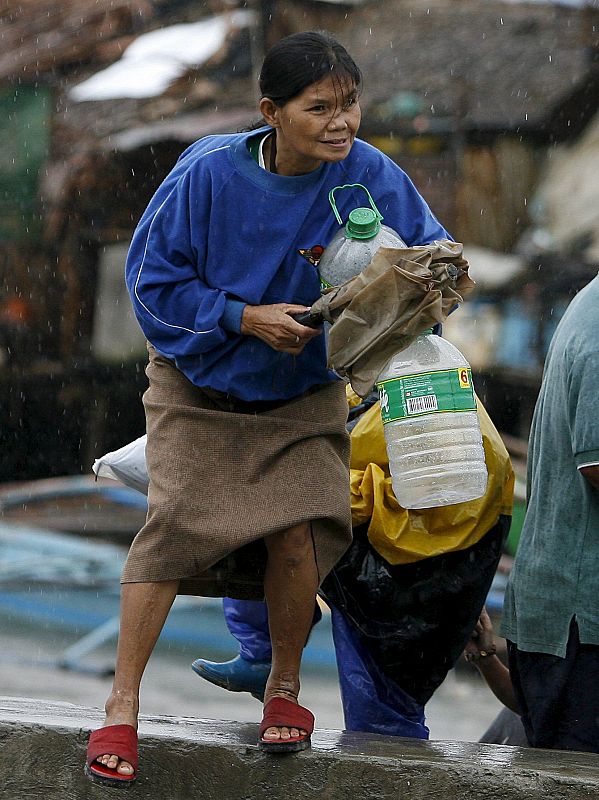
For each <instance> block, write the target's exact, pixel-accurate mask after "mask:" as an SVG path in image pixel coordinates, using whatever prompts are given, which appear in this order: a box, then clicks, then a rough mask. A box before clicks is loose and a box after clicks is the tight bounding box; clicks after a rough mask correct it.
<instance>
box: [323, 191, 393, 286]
mask: <svg viewBox="0 0 599 800" xmlns="http://www.w3.org/2000/svg"><path fill="white" fill-rule="evenodd" d="M351 188H359V189H363V190H364V191H365V192H366V195H367V196H368V202H369V204H370V207H368V208H367V207H360V208H354V209H353V210H352V211H350V213H349V217H348V219H347V222H346V224H345V225H344V227H343V228H341V229H340V230H339V231H337V233H336V234H335V235H334V236H333V238H332V239H331V241H330V242H329V244H328V247H327V248H326V250H325V251H324V253H323V255H322V258H321V259H320V261H319V262H318V273H319V275H320V283H321V287H322V288H323V289H327V288H329V287H331V286H340V285H341V284H342V283H345V281H348V280H350V278H353V277H355V276H356V275H358V274H359V273H360V272H361V271H362V270H363V269H364V267H366V266H368V264H370V262H371V261H372V258H373V256H374V254H375V253H376V251H377V250H378V249H379V247H406V244H405V242H404V241H403V240H402V238H401V237H400V235H399V234H398V233H397V232H396V231H394V230H393V228H389V227H388V226H387V225H382V224H381V220H382V219H383V217H382V215H381V213H380V212H379V210H378V208H377V207H376V205H375V203H374V200H373V199H372V197H371V195H370V192H369V191H368V189H367V188H366V187H365V186H363V185H362V184H361V183H346V184H344V185H343V186H335V188H334V189H331V191H330V192H329V203H330V204H331V207H332V209H333V211H334V213H335V216H336V217H337V222H338V223H339V224H340V225H343V220H342V218H341V215H340V214H339V211H338V209H337V204H336V202H335V193H336V192H338V191H339V190H341V189H351Z"/></svg>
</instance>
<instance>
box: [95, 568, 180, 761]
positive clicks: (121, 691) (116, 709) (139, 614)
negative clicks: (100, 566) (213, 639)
mask: <svg viewBox="0 0 599 800" xmlns="http://www.w3.org/2000/svg"><path fill="white" fill-rule="evenodd" d="M178 586H179V581H160V582H156V583H124V584H123V585H122V587H121V622H120V631H119V641H118V646H117V658H116V670H115V676H114V682H113V685H112V692H111V693H110V697H109V698H108V700H107V701H106V719H105V721H104V725H133V727H134V728H137V715H138V711H139V687H140V684H141V679H142V675H143V673H144V670H145V668H146V664H147V663H148V659H149V658H150V655H151V653H152V650H153V649H154V645H155V644H156V641H157V639H158V637H159V636H160V632H161V631H162V628H163V626H164V622H165V620H166V617H167V615H168V612H169V610H170V608H171V606H172V604H173V601H174V599H175V596H176V594H177V589H178ZM97 760H98V761H99V762H100V763H102V764H105V765H106V766H108V767H110V768H112V769H115V770H116V771H117V772H119V773H120V774H121V775H130V774H131V773H132V772H133V768H132V766H131V764H129V763H127V762H126V761H120V760H119V758H118V756H116V755H113V754H110V753H107V754H106V755H105V756H101V757H100V758H98V759H97Z"/></svg>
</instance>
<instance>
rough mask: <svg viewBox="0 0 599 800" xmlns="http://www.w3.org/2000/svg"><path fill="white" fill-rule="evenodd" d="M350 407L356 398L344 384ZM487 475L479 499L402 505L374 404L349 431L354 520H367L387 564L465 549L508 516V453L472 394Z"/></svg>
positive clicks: (511, 487) (510, 493) (371, 537)
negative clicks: (430, 505) (429, 505)
mask: <svg viewBox="0 0 599 800" xmlns="http://www.w3.org/2000/svg"><path fill="white" fill-rule="evenodd" d="M347 393H348V402H349V404H350V406H353V405H355V404H356V403H357V402H359V401H360V398H359V397H358V396H357V395H355V394H354V392H353V391H352V390H351V389H350V388H349V387H348V390H347ZM476 402H477V406H478V413H479V419H480V427H481V432H482V437H483V445H484V449H485V460H486V463H487V471H488V473H489V478H488V482H487V490H486V492H485V494H484V495H483V496H482V497H479V498H478V499H477V500H470V501H469V502H467V503H456V504H454V505H451V506H441V507H438V508H424V509H410V510H406V509H404V508H402V507H401V506H400V505H399V503H398V502H397V500H396V499H395V495H394V494H393V489H392V487H391V476H390V474H389V459H388V457H387V449H386V447H385V438H384V434H383V423H382V421H381V415H380V409H379V404H378V403H376V404H375V405H374V406H372V407H371V408H370V409H368V411H366V412H365V413H364V415H363V416H362V417H361V418H360V420H359V421H358V423H357V424H356V426H355V427H354V429H353V431H352V433H351V444H352V449H351V462H350V466H351V475H350V477H351V505H352V523H353V525H354V526H357V525H363V524H365V523H367V522H368V521H369V520H370V524H369V527H368V538H369V540H370V543H371V544H372V546H373V547H374V548H375V550H377V551H378V552H379V553H380V554H381V555H382V556H383V558H384V559H385V560H386V561H388V562H389V563H390V564H408V563H410V562H413V561H420V560H421V559H423V558H429V557H431V556H438V555H441V554H442V553H450V552H452V551H454V550H464V549H465V548H467V547H470V546H471V545H473V544H475V543H476V542H478V541H479V539H482V537H483V536H484V535H485V533H487V531H489V530H490V529H491V528H492V527H493V525H495V523H496V522H497V519H498V517H499V515H500V514H507V515H511V513H512V501H513V495H514V471H513V469H512V464H511V461H510V457H509V455H508V452H507V450H506V448H505V445H504V444H503V441H502V440H501V437H500V436H499V433H498V432H497V430H496V428H495V426H494V425H493V423H492V422H491V419H490V417H489V415H488V414H487V412H486V411H485V409H484V407H483V405H482V403H481V402H480V400H479V399H478V398H476Z"/></svg>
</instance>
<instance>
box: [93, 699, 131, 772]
mask: <svg viewBox="0 0 599 800" xmlns="http://www.w3.org/2000/svg"><path fill="white" fill-rule="evenodd" d="M105 710H106V719H105V720H104V725H103V726H102V727H104V728H106V727H108V726H109V725H131V727H132V728H135V730H137V716H138V713H139V700H138V698H137V697H136V696H132V695H127V694H124V693H121V692H113V693H112V694H111V695H110V697H109V698H108V700H107V701H106V707H105ZM96 761H97V762H98V763H99V764H103V765H104V766H105V767H108V768H109V769H113V770H115V772H117V773H118V774H119V775H132V774H133V773H134V772H135V770H134V768H133V766H132V765H131V764H130V763H129V762H128V761H124V760H123V759H121V758H119V757H118V755H115V754H114V753H105V754H104V755H102V756H99V757H98V758H96Z"/></svg>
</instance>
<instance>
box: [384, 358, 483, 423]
mask: <svg viewBox="0 0 599 800" xmlns="http://www.w3.org/2000/svg"><path fill="white" fill-rule="evenodd" d="M377 389H378V390H379V398H380V401H381V417H382V419H383V423H387V422H395V421H396V420H399V419H406V418H410V419H411V418H412V417H418V416H423V415H424V414H446V413H448V412H449V413H454V412H456V411H476V400H475V399H474V388H473V386H472V372H471V370H470V369H469V368H468V367H459V368H458V369H447V370H438V371H436V372H421V373H419V374H418V375H406V376H404V377H402V378H390V379H389V380H386V381H380V382H379V383H377Z"/></svg>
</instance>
